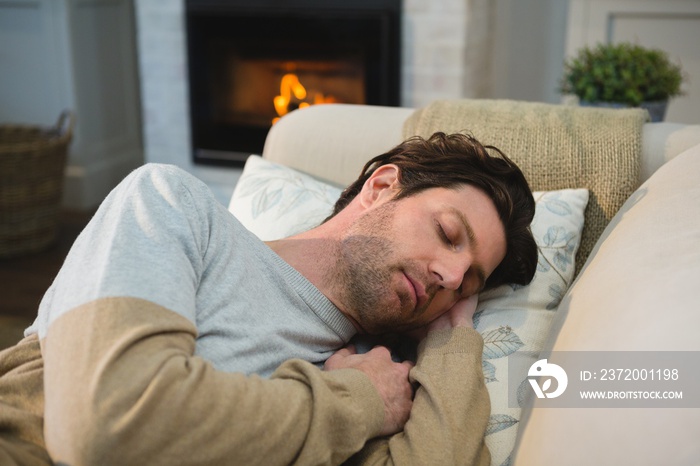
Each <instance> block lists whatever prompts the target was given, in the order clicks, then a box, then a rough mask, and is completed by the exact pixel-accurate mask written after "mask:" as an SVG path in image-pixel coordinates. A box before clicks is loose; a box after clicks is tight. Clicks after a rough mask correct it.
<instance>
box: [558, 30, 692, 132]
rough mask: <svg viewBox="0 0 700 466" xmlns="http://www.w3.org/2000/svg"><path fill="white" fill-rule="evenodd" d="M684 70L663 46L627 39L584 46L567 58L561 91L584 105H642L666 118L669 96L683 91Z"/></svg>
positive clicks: (659, 118)
mask: <svg viewBox="0 0 700 466" xmlns="http://www.w3.org/2000/svg"><path fill="white" fill-rule="evenodd" d="M682 82H683V71H682V69H681V67H680V65H677V64H675V63H672V62H671V60H670V59H669V57H668V54H667V53H666V52H664V51H663V50H658V49H649V48H644V47H642V46H639V45H635V44H631V43H628V42H623V43H618V44H598V45H597V46H595V47H584V48H582V49H580V50H579V51H578V53H577V55H576V56H574V57H572V58H570V59H567V60H566V61H565V62H564V76H563V78H562V84H561V91H562V92H563V93H565V94H575V95H576V96H578V98H579V101H580V103H581V105H597V106H606V107H642V108H646V109H647V110H648V111H649V114H650V115H651V119H652V121H663V119H664V116H665V114H666V107H667V105H668V100H669V99H670V98H671V97H674V96H677V95H681V94H682V91H681V84H682Z"/></svg>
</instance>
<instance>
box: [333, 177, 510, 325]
mask: <svg viewBox="0 0 700 466" xmlns="http://www.w3.org/2000/svg"><path fill="white" fill-rule="evenodd" d="M394 194H395V193H394ZM505 252H506V241H505V234H504V231H503V224H502V223H501V221H500V219H499V218H498V213H497V211H496V208H495V206H494V204H493V202H492V201H491V199H490V198H489V197H488V196H487V195H486V194H485V193H484V192H483V191H481V190H479V189H477V188H474V187H472V186H468V185H463V186H461V187H459V188H457V189H445V188H431V189H428V190H425V191H423V192H420V193H418V194H416V195H413V196H410V197H407V198H404V199H401V200H398V201H396V200H393V195H392V196H385V197H384V198H381V199H380V200H379V201H377V202H376V203H375V204H373V205H372V206H371V207H370V208H368V209H367V210H366V211H365V212H364V213H363V214H362V215H361V216H359V217H358V219H357V220H356V221H355V222H354V224H353V225H352V226H351V228H350V229H349V230H348V232H347V234H346V235H345V237H344V238H343V240H342V241H341V245H340V255H339V258H338V263H337V270H338V277H336V278H337V279H338V283H339V284H340V286H341V287H342V292H341V294H342V301H343V304H344V307H345V308H346V309H347V311H348V312H349V314H350V315H351V317H352V318H354V319H355V320H356V323H357V324H358V325H359V327H361V328H362V329H363V330H364V331H365V332H367V333H383V332H397V331H405V330H408V329H412V328H416V327H420V326H422V325H425V324H427V323H429V322H431V321H432V320H434V319H435V318H437V317H438V316H440V315H442V314H443V313H444V312H446V311H447V310H448V309H449V308H450V307H452V305H453V304H454V303H456V302H457V300H459V299H460V298H463V297H467V296H470V295H472V294H475V293H478V292H479V291H480V290H481V289H482V288H483V286H484V282H485V280H486V278H487V277H488V276H489V275H490V274H491V273H492V272H493V271H494V269H495V268H496V267H497V266H498V264H499V263H500V262H501V261H502V260H503V257H504V256H505Z"/></svg>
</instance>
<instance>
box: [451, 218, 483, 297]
mask: <svg viewBox="0 0 700 466" xmlns="http://www.w3.org/2000/svg"><path fill="white" fill-rule="evenodd" d="M449 210H450V213H452V214H453V215H455V216H456V217H457V218H458V219H459V221H460V222H461V223H462V226H464V229H465V230H466V231H467V238H469V243H470V244H471V247H472V249H476V248H477V247H479V242H478V241H477V240H476V234H475V233H474V229H473V228H472V226H471V224H470V223H469V220H468V219H467V216H466V215H464V212H462V211H461V210H459V209H458V208H456V207H454V206H450V208H449ZM473 267H474V271H475V272H476V276H477V278H478V279H479V290H478V292H480V291H481V290H483V289H484V287H485V286H486V272H484V268H483V267H482V266H481V265H480V264H473Z"/></svg>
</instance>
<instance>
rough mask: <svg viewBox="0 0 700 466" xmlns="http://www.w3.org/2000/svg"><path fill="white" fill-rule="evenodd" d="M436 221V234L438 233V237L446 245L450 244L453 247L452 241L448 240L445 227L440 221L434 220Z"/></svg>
mask: <svg viewBox="0 0 700 466" xmlns="http://www.w3.org/2000/svg"><path fill="white" fill-rule="evenodd" d="M436 223H437V230H438V234H439V235H440V239H442V241H443V243H445V244H446V245H448V246H450V247H451V248H454V247H455V245H454V243H453V242H452V240H450V238H449V237H448V236H447V233H446V232H445V229H444V228H443V227H442V224H441V223H440V222H436Z"/></svg>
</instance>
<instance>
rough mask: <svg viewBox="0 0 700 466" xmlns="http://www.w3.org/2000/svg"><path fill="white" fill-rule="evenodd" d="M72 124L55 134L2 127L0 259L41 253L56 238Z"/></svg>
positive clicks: (62, 121)
mask: <svg viewBox="0 0 700 466" xmlns="http://www.w3.org/2000/svg"><path fill="white" fill-rule="evenodd" d="M74 122H75V118H74V116H73V114H72V113H71V112H63V113H62V114H61V116H60V118H59V119H58V123H57V124H56V126H55V127H54V128H42V127H38V126H28V125H0V257H11V256H17V255H21V254H26V253H31V252H37V251H40V250H42V249H44V248H46V247H48V246H49V245H50V244H51V243H52V242H53V241H54V240H55V239H56V237H57V234H58V223H59V209H60V206H61V195H62V192H63V178H64V171H65V166H66V157H67V152H68V144H69V143H70V141H71V137H72V135H73V126H74Z"/></svg>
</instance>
